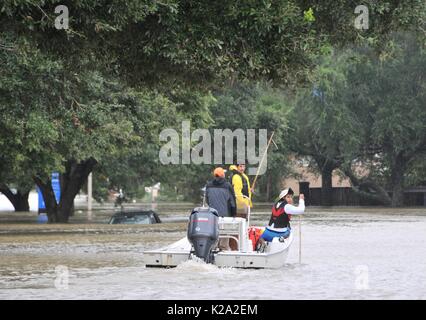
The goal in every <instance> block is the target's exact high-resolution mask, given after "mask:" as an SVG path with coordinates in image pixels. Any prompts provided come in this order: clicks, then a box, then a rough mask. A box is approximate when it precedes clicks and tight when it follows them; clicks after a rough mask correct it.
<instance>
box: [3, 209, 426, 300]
mask: <svg viewBox="0 0 426 320" xmlns="http://www.w3.org/2000/svg"><path fill="white" fill-rule="evenodd" d="M189 209H190V205H188V204H186V205H180V206H175V207H173V208H172V207H168V206H166V207H161V206H160V207H159V210H158V212H159V213H160V217H161V216H163V217H164V216H166V217H173V216H174V217H179V216H181V217H186V216H187V214H188V211H189ZM109 215H110V212H107V211H106V212H102V211H98V212H95V216H94V218H93V220H92V222H91V223H89V222H87V221H86V220H85V219H86V218H85V217H86V215H85V213H79V214H76V216H75V217H73V218H72V220H71V222H73V223H70V224H67V225H45V224H43V225H38V224H36V223H35V222H34V221H35V219H36V213H7V212H6V213H5V212H0V299H188V300H192V299H197V300H199V299H215V300H217V299H219V300H220V299H426V249H425V244H426V208H417V209H413V208H410V209H405V208H403V209H383V208H333V209H330V210H325V209H318V208H308V209H307V213H306V214H305V215H304V216H303V218H302V228H301V229H302V257H301V260H302V263H301V264H300V263H299V242H298V241H299V226H298V223H299V222H298V219H297V218H295V219H294V221H293V230H294V232H295V242H294V243H293V246H292V248H291V250H290V254H289V257H288V260H287V264H286V265H285V267H283V268H282V269H279V270H243V269H234V268H226V269H221V268H217V267H215V266H212V265H206V264H204V263H201V262H194V261H190V262H187V263H184V264H182V265H180V266H178V267H177V268H171V269H162V268H145V266H144V264H143V260H142V259H143V251H144V250H145V249H153V248H157V247H161V246H163V245H167V244H169V243H171V242H173V241H176V240H178V239H180V238H182V237H184V236H185V234H186V223H184V222H181V223H163V224H157V225H144V226H135V225H133V226H129V225H127V226H123V225H107V224H105V223H102V222H106V221H107V220H108V216H109ZM268 218H269V213H268V209H267V207H266V206H263V207H262V206H260V207H258V208H257V209H256V210H254V212H253V214H252V222H253V223H252V224H257V225H264V224H265V223H266V222H267V221H268Z"/></svg>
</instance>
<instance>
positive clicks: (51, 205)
mask: <svg viewBox="0 0 426 320" xmlns="http://www.w3.org/2000/svg"><path fill="white" fill-rule="evenodd" d="M33 180H34V182H35V183H36V184H37V186H38V187H39V189H40V191H41V194H42V195H43V200H44V204H45V206H46V213H47V218H48V222H49V223H55V222H60V221H58V216H57V209H58V204H57V203H56V198H55V193H54V191H53V188H52V180H51V179H50V178H47V179H46V182H44V181H43V180H42V179H41V178H39V177H33Z"/></svg>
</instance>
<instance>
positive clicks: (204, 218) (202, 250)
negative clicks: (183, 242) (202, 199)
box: [188, 207, 219, 263]
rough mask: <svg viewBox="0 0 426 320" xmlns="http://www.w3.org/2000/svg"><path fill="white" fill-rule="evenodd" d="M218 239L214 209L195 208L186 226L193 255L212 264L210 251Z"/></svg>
mask: <svg viewBox="0 0 426 320" xmlns="http://www.w3.org/2000/svg"><path fill="white" fill-rule="evenodd" d="M218 239H219V215H218V213H217V211H216V209H213V208H209V207H199V208H195V209H194V210H192V212H191V216H190V217H189V224H188V240H189V242H191V244H192V246H193V248H194V251H195V255H196V256H197V257H198V258H200V259H203V260H204V261H205V262H207V263H211V262H213V254H212V250H213V249H214V248H215V247H216V245H217V242H218Z"/></svg>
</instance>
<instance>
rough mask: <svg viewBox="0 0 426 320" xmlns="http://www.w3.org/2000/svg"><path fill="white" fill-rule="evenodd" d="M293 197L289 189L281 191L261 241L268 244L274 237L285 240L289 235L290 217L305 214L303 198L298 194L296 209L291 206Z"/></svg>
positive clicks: (292, 192)
mask: <svg viewBox="0 0 426 320" xmlns="http://www.w3.org/2000/svg"><path fill="white" fill-rule="evenodd" d="M293 195H294V191H293V190H292V189H291V188H288V189H284V190H283V191H281V193H280V195H279V196H278V201H277V202H276V203H275V204H274V206H273V207H272V215H271V219H270V220H269V224H268V226H267V227H266V228H265V231H264V232H263V234H262V236H261V239H263V240H265V241H269V242H270V241H272V239H273V238H275V237H283V238H287V237H288V236H289V235H290V231H291V227H290V220H291V216H292V215H294V214H302V213H304V212H305V196H304V195H303V194H300V196H299V205H298V206H297V207H296V206H294V205H293Z"/></svg>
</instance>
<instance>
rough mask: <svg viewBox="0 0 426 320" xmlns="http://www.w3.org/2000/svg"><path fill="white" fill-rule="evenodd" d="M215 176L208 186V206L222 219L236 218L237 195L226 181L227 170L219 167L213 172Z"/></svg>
mask: <svg viewBox="0 0 426 320" xmlns="http://www.w3.org/2000/svg"><path fill="white" fill-rule="evenodd" d="M213 176H214V178H213V179H212V180H211V181H209V182H208V183H207V186H206V201H207V204H208V205H209V207H212V208H215V209H216V210H217V212H218V214H219V216H221V217H235V214H236V210H237V207H236V202H235V194H234V190H233V189H232V186H231V184H230V183H229V182H227V181H226V180H225V170H224V169H223V168H221V167H217V168H216V169H214V171H213Z"/></svg>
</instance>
